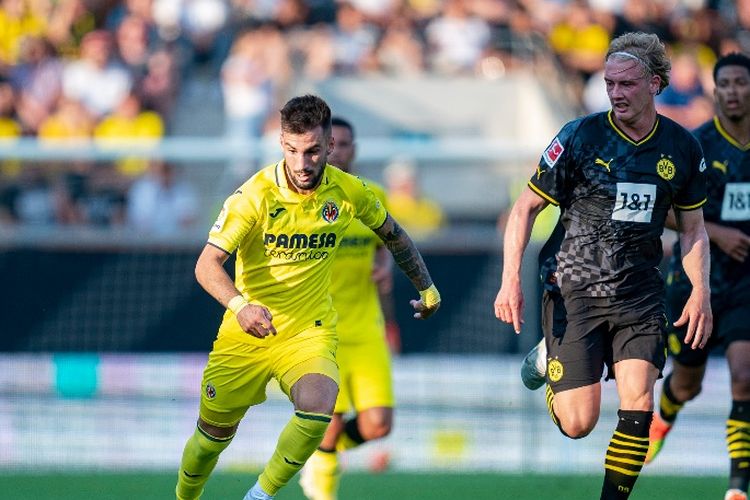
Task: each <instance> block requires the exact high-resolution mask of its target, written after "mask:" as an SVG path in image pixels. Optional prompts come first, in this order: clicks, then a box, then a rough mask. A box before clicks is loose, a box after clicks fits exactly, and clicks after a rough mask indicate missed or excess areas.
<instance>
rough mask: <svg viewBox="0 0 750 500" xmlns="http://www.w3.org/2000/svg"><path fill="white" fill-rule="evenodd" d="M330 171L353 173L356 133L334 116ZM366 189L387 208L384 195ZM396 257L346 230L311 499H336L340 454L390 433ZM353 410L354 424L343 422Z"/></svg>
mask: <svg viewBox="0 0 750 500" xmlns="http://www.w3.org/2000/svg"><path fill="white" fill-rule="evenodd" d="M331 134H332V135H333V138H334V143H333V151H332V152H331V154H330V155H329V157H328V161H329V163H330V164H331V165H336V166H337V167H339V168H340V169H341V170H343V171H344V172H350V173H351V171H352V163H353V162H354V156H355V144H354V127H353V126H352V125H351V123H349V122H348V121H346V120H344V119H342V118H339V117H334V118H333V119H332V129H331ZM366 184H367V187H369V188H370V190H371V191H372V192H373V193H375V195H376V196H377V197H378V198H379V199H380V201H381V203H385V191H384V190H383V188H382V187H380V186H379V185H377V184H375V183H374V182H372V181H369V180H367V181H366ZM391 268H392V265H391V256H390V254H389V253H388V251H387V250H386V249H385V247H384V246H383V244H382V242H381V241H380V238H378V237H377V236H376V235H375V233H373V232H372V230H371V229H370V228H368V227H367V226H365V225H364V224H362V223H361V222H358V221H355V222H353V223H352V224H351V225H350V226H349V229H347V231H346V233H345V235H344V238H343V239H342V242H341V247H340V248H339V250H338V253H337V255H336V260H335V261H334V263H333V273H332V278H331V296H332V297H333V305H334V307H335V308H336V311H337V312H338V314H339V322H338V325H337V326H336V331H337V333H338V336H339V347H338V351H336V359H337V361H338V364H339V376H340V378H341V382H340V384H339V396H338V399H337V400H336V407H335V409H334V413H333V419H332V420H331V424H330V425H329V426H328V430H327V431H326V434H325V436H324V437H323V441H322V442H321V444H320V446H319V447H318V449H317V450H316V451H315V453H313V455H312V456H311V457H310V460H308V462H307V464H306V465H305V468H304V469H302V473H301V476H300V484H301V485H302V490H303V491H304V493H305V496H307V498H309V499H311V500H335V499H336V497H337V491H338V483H339V475H340V469H339V460H338V455H337V451H344V450H347V449H350V448H354V447H356V446H359V445H360V444H362V443H364V442H365V441H370V440H373V439H378V438H382V437H384V436H386V435H388V434H389V433H390V432H391V426H392V425H393V404H394V398H393V382H392V380H391V359H390V355H389V352H388V345H387V344H386V336H385V322H384V317H383V311H382V310H381V304H380V298H379V295H380V293H383V294H386V293H387V294H390V288H391V286H392V273H391ZM352 410H353V411H354V412H355V414H354V416H353V417H352V418H350V419H348V420H344V415H346V414H347V413H350V412H351V411H352Z"/></svg>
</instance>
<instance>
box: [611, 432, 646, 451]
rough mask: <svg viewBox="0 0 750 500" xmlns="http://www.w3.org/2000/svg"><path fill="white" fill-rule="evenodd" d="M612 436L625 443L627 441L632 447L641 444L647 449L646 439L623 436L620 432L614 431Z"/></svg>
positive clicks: (628, 435)
mask: <svg viewBox="0 0 750 500" xmlns="http://www.w3.org/2000/svg"><path fill="white" fill-rule="evenodd" d="M614 435H615V436H617V437H619V438H622V439H624V440H625V441H629V442H630V443H631V444H632V446H643V445H642V444H641V443H645V444H646V448H648V438H647V437H640V436H631V435H630V434H623V433H622V432H620V431H615V432H614Z"/></svg>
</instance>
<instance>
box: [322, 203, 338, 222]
mask: <svg viewBox="0 0 750 500" xmlns="http://www.w3.org/2000/svg"><path fill="white" fill-rule="evenodd" d="M320 215H322V216H323V220H324V221H326V222H328V223H329V224H330V223H331V222H334V221H335V220H336V219H338V218H339V207H337V206H336V202H334V201H333V200H328V201H326V202H325V205H323V209H322V210H321V211H320Z"/></svg>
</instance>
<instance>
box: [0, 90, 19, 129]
mask: <svg viewBox="0 0 750 500" xmlns="http://www.w3.org/2000/svg"><path fill="white" fill-rule="evenodd" d="M15 102H16V98H15V92H14V91H13V87H12V86H11V84H10V83H9V82H7V81H4V80H2V79H0V140H4V139H11V138H14V137H19V136H20V135H21V124H20V123H19V122H18V119H17V118H16V109H15V106H14V104H15Z"/></svg>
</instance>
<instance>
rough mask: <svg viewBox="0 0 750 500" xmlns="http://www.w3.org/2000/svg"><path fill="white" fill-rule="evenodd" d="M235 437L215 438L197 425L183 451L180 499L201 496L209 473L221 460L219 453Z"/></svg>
mask: <svg viewBox="0 0 750 500" xmlns="http://www.w3.org/2000/svg"><path fill="white" fill-rule="evenodd" d="M233 437H234V435H232V436H229V437H228V438H215V437H213V436H209V435H208V434H206V433H205V432H203V430H201V429H200V427H196V429H195V432H194V433H193V435H192V436H191V437H190V439H188V442H187V444H185V450H184V451H183V452H182V463H180V471H179V472H178V477H177V489H176V494H177V498H178V500H194V499H196V498H199V497H200V496H201V493H203V486H204V485H205V484H206V481H208V476H209V474H211V471H212V470H213V469H214V467H215V466H216V462H218V461H219V454H220V453H221V452H222V451H224V449H225V448H226V447H227V446H229V443H230V442H231V441H232V438H233Z"/></svg>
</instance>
